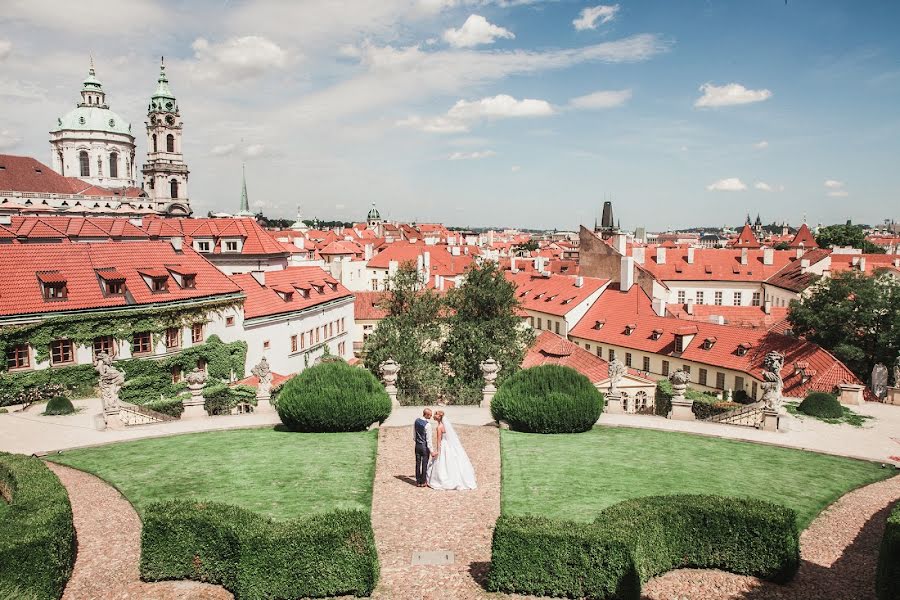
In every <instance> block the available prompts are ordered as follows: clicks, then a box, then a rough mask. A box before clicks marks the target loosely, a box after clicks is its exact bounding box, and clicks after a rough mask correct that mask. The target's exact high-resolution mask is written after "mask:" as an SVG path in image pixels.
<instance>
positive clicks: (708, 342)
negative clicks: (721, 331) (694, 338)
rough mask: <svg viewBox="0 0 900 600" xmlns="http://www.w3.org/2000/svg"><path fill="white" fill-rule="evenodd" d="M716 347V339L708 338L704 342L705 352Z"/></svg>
mask: <svg viewBox="0 0 900 600" xmlns="http://www.w3.org/2000/svg"><path fill="white" fill-rule="evenodd" d="M715 345H716V338H714V337H708V338H706V339H705V340H703V346H702V347H703V349H704V350H712V347H713V346H715Z"/></svg>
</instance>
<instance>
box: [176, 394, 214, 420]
mask: <svg viewBox="0 0 900 600" xmlns="http://www.w3.org/2000/svg"><path fill="white" fill-rule="evenodd" d="M205 403H206V399H205V398H203V396H201V395H197V396H193V395H192V396H191V397H190V398H186V399H185V400H182V401H181V404H182V406H184V412H183V413H181V418H182V419H200V418H203V417H208V416H209V415H208V414H206V409H205V408H203V405H204V404H205Z"/></svg>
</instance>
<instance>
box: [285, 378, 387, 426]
mask: <svg viewBox="0 0 900 600" xmlns="http://www.w3.org/2000/svg"><path fill="white" fill-rule="evenodd" d="M277 410H278V416H279V417H280V418H281V422H282V423H284V425H285V426H286V427H287V428H288V429H290V430H291V431H304V432H326V431H363V430H365V429H366V428H367V427H369V426H370V425H371V424H372V423H376V422H378V423H383V422H384V421H385V419H387V418H388V417H389V416H390V414H391V399H390V397H389V396H388V395H387V392H385V391H384V387H383V386H382V385H381V383H380V382H379V381H378V380H377V379H376V378H375V376H374V375H372V373H370V372H369V371H367V370H365V369H360V368H358V367H351V366H350V365H348V364H347V363H345V362H343V361H340V362H337V361H335V362H326V363H322V364H318V365H315V366H313V367H310V368H308V369H306V370H305V371H303V372H302V373H300V374H299V375H297V376H296V377H294V378H292V379H291V380H290V381H288V382H287V383H285V384H284V386H283V387H282V388H281V392H280V393H279V394H278V406H277Z"/></svg>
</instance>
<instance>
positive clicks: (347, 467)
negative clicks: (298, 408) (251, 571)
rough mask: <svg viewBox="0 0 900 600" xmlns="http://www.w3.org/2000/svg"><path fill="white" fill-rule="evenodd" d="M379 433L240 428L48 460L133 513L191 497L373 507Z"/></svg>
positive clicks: (274, 512)
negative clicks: (104, 489) (104, 488)
mask: <svg viewBox="0 0 900 600" xmlns="http://www.w3.org/2000/svg"><path fill="white" fill-rule="evenodd" d="M377 434H378V432H377V431H368V432H361V433H288V432H282V431H275V430H273V429H243V430H233V431H216V432H209V433H195V434H189V435H179V436H172V437H163V438H154V439H146V440H137V441H133V442H122V443H118V444H111V445H108V446H101V447H97V448H84V449H80V450H70V451H68V452H64V453H62V454H58V455H53V456H49V457H47V458H48V460H53V461H55V462H59V463H62V464H64V465H69V466H72V467H75V468H77V469H81V470H84V471H88V472H89V473H93V474H95V475H97V476H99V477H101V478H103V479H104V480H106V481H108V482H109V483H111V484H112V485H114V486H115V487H116V488H118V489H119V490H120V491H121V492H122V493H123V494H124V495H125V497H126V498H128V500H129V501H131V503H132V504H133V505H134V507H135V509H137V511H138V512H139V513H140V512H142V511H143V509H144V508H145V507H146V506H147V505H148V504H150V503H151V502H157V501H162V500H169V499H173V498H196V499H198V500H210V501H216V502H226V503H229V504H235V505H238V506H243V507H244V508H247V509H250V510H252V511H255V512H258V513H261V514H265V515H269V516H271V517H274V518H276V519H288V518H292V517H297V516H301V515H305V514H309V513H317V512H328V511H332V510H334V509H359V510H363V511H366V512H369V510H371V506H372V481H373V479H374V474H375V450H376V448H377V445H378V436H377Z"/></svg>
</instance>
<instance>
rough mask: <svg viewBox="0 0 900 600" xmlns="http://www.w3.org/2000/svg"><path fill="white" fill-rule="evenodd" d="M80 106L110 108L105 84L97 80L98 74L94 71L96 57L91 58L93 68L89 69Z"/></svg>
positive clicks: (82, 89)
mask: <svg viewBox="0 0 900 600" xmlns="http://www.w3.org/2000/svg"><path fill="white" fill-rule="evenodd" d="M78 106H87V107H92V108H93V107H96V108H109V106H107V104H106V92H104V91H103V84H102V83H100V80H99V79H97V73H96V72H95V71H94V57H93V56H92V57H91V67H90V69H88V76H87V77H85V79H84V84H83V85H82V87H81V102H79V103H78Z"/></svg>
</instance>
